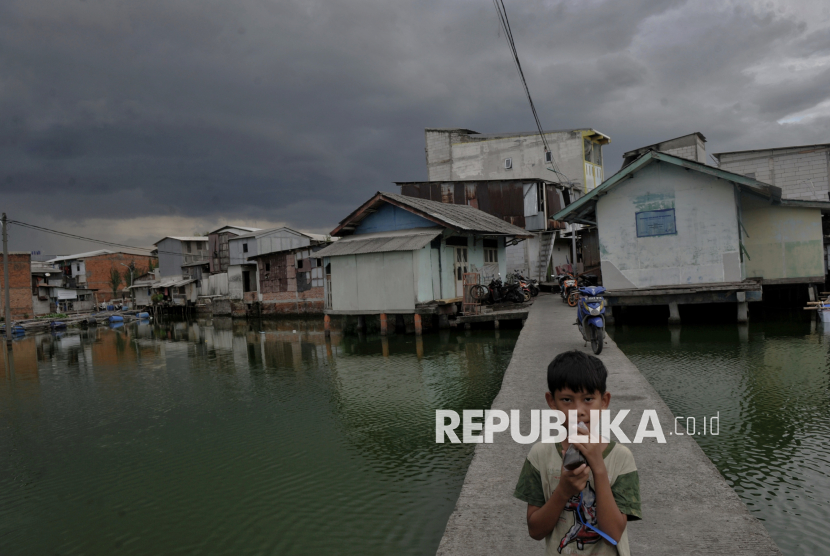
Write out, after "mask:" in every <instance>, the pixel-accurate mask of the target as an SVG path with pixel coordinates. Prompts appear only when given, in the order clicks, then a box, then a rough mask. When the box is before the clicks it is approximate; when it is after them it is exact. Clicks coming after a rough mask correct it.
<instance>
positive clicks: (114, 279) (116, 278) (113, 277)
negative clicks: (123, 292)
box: [109, 267, 124, 297]
mask: <svg viewBox="0 0 830 556" xmlns="http://www.w3.org/2000/svg"><path fill="white" fill-rule="evenodd" d="M123 283H124V282H123V281H122V280H121V273H120V272H118V269H116V268H115V267H112V268H111V269H110V281H109V286H110V288H112V296H113V297H116V296H118V288H119V287H120V286H121V284H123Z"/></svg>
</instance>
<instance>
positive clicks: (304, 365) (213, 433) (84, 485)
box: [0, 319, 518, 555]
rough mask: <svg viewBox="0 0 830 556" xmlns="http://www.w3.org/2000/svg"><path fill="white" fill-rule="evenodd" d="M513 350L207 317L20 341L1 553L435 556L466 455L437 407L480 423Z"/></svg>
mask: <svg viewBox="0 0 830 556" xmlns="http://www.w3.org/2000/svg"><path fill="white" fill-rule="evenodd" d="M517 336H518V333H517V332H516V331H509V330H508V331H505V330H502V331H500V332H498V333H496V334H494V333H493V331H481V332H477V331H474V332H472V333H467V334H465V333H460V334H458V333H454V332H449V331H442V332H441V333H440V334H433V335H426V336H423V337H416V336H414V335H411V336H407V335H392V336H390V337H388V338H385V337H380V336H372V335H369V336H362V337H358V336H341V335H339V334H337V333H336V332H335V333H334V334H333V335H332V336H331V338H326V336H325V334H324V330H323V323H322V320H320V319H296V320H281V321H266V322H264V323H246V322H240V321H231V320H230V319H228V320H218V319H214V320H202V321H195V322H190V323H184V322H167V323H161V324H152V325H150V324H147V323H143V324H137V325H127V326H123V327H119V328H116V329H112V328H109V327H98V328H90V329H88V330H82V331H81V330H72V331H69V332H66V333H64V334H60V335H50V334H45V335H37V336H29V337H25V338H22V339H20V340H18V341H16V342H15V343H14V351H13V355H12V358H13V361H14V373H12V372H11V365H9V364H7V363H5V362H4V363H3V374H2V376H4V377H5V380H4V381H3V382H2V383H0V416H2V419H0V454H2V455H0V538H3V539H4V540H3V546H4V550H3V554H4V555H5V554H46V553H63V552H67V553H81V552H84V553H110V552H113V551H116V550H117V551H118V552H119V553H125V554H147V553H175V552H199V551H201V552H204V553H210V554H272V553H297V554H315V553H326V552H333V553H340V554H389V553H395V554H423V553H434V551H435V549H436V548H437V544H438V541H439V540H440V537H441V534H442V533H443V528H444V524H445V522H446V518H447V517H448V515H449V513H450V512H451V511H452V508H453V506H454V504H455V500H456V498H457V496H458V492H459V490H460V486H461V483H462V482H463V478H464V474H465V473H466V468H467V465H468V463H469V459H470V457H471V455H472V448H471V447H470V446H453V445H436V444H435V443H434V410H435V409H437V408H443V409H455V410H462V409H465V408H486V407H489V404H490V403H491V401H492V399H493V397H494V396H495V394H496V393H497V392H498V389H499V386H500V384H501V378H502V375H503V372H504V369H505V368H506V367H507V364H508V362H509V360H510V356H511V354H512V350H513V346H514V344H515V341H516V338H517ZM390 508H394V511H391V510H390ZM321 520H323V521H324V522H326V523H327V525H326V534H324V535H322V534H320V530H319V523H320V522H321Z"/></svg>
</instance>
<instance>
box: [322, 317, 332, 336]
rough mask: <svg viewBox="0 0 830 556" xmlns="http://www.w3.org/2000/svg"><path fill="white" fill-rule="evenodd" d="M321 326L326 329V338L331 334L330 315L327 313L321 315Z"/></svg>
mask: <svg viewBox="0 0 830 556" xmlns="http://www.w3.org/2000/svg"><path fill="white" fill-rule="evenodd" d="M323 328H324V329H325V331H326V337H327V338H328V337H330V336H331V317H330V316H329V315H326V316H325V317H323Z"/></svg>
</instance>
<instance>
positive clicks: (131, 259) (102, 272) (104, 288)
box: [72, 253, 181, 297]
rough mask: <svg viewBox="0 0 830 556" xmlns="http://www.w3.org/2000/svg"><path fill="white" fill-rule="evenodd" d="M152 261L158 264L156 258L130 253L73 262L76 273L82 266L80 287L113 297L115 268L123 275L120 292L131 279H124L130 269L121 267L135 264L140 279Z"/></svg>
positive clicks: (136, 274) (135, 273)
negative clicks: (82, 276) (111, 275)
mask: <svg viewBox="0 0 830 556" xmlns="http://www.w3.org/2000/svg"><path fill="white" fill-rule="evenodd" d="M151 261H152V263H153V264H154V265H156V264H158V260H157V259H156V258H155V257H150V256H145V255H131V254H128V253H109V254H105V255H97V256H95V257H89V258H86V259H84V260H83V261H76V262H73V263H72V269H73V271H74V270H76V269H77V267H78V264H80V265H81V271H82V272H83V275H84V280H79V281H78V284H79V285H84V286H85V287H87V288H89V289H93V290H98V292H99V293H103V294H105V295H107V296H110V297H112V286H111V285H110V273H111V272H112V269H113V268H114V269H116V270H117V271H118V273H119V274H121V285H120V286H119V287H118V291H123V289H124V288H125V287H127V286H128V285H129V284H128V282H129V279H126V280H125V279H124V276H125V272H126V273H127V275H129V272H130V271H129V269H128V268H125V267H123V266H121V265H122V264H125V265H127V266H129V265H130V264H131V263H134V264H135V267H136V272H134V273H133V276H134V277H135V278H138V277H139V276H140V275H142V274H144V273H145V272H147V269H148V268H149V265H150V262H151ZM178 274H181V269H179V272H178Z"/></svg>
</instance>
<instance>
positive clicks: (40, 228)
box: [8, 220, 182, 255]
mask: <svg viewBox="0 0 830 556" xmlns="http://www.w3.org/2000/svg"><path fill="white" fill-rule="evenodd" d="M8 223H9V224H14V225H15V226H21V227H23V228H30V229H32V230H37V231H40V232H45V233H47V234H54V235H58V236H63V237H68V238H70V239H77V240H80V241H88V242H90V243H98V244H101V245H107V246H110V247H121V248H126V249H132V250H134V251H147V254H148V255H150V254H152V252H153V251H156V252H157V253H158V254H160V255H161V254H165V255H181V254H182V253H176V252H175V251H161V250H158V249H149V248H147V247H133V246H132V245H125V244H123V243H115V242H113V241H106V240H103V239H95V238H91V237H84V236H80V235H77V234H72V233H69V232H62V231H60V230H53V229H51V228H45V227H43V226H37V225H35V224H29V223H27V222H20V221H19V220H9V221H8Z"/></svg>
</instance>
